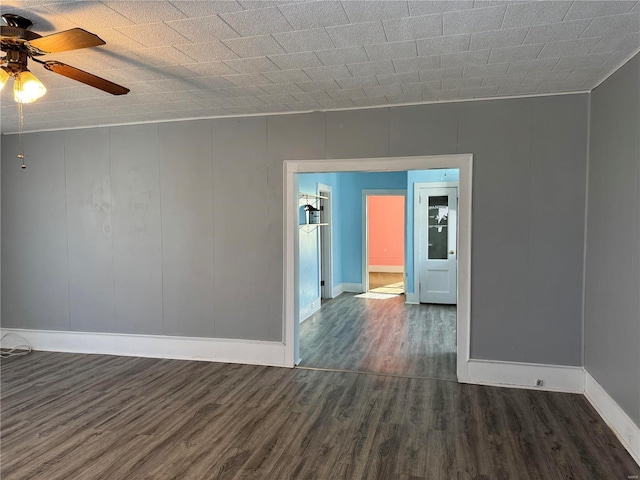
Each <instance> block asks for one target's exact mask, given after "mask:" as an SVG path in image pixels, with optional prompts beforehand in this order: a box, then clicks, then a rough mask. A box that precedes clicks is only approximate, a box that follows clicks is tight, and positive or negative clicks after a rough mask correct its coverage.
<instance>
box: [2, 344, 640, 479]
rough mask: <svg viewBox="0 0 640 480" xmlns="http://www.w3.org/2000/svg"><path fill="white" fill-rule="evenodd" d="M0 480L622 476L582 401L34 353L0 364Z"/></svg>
mask: <svg viewBox="0 0 640 480" xmlns="http://www.w3.org/2000/svg"><path fill="white" fill-rule="evenodd" d="M1 374H2V376H1V387H2V388H1V404H2V412H1V413H2V417H1V425H0V427H1V428H0V434H1V439H0V450H1V458H0V461H1V463H0V469H1V470H0V476H1V478H2V479H3V480H24V479H46V480H75V479H80V480H93V479H106V480H120V479H126V480H128V479H153V480H164V479H181V480H201V479H202V480H211V479H222V480H224V479H258V478H260V479H269V480H283V479H285V480H286V479H319V480H329V479H330V480H333V479H348V480H354V479H367V480H370V479H382V480H396V479H398V480H410V479H414V480H416V479H424V478H429V479H435V480H440V479H446V480H449V479H482V480H488V479H516V480H530V479H531V480H533V479H540V480H554V479H580V480H595V479H622V480H627V479H628V478H630V477H629V476H632V475H637V474H639V473H640V469H639V468H638V467H637V466H636V464H635V463H634V462H633V460H632V459H631V457H630V456H629V455H628V454H627V453H626V451H625V450H624V449H623V447H622V446H621V445H620V443H619V442H618V441H617V439H616V438H615V436H614V435H613V433H612V432H611V431H610V430H609V429H608V428H607V426H606V425H605V424H604V422H603V421H602V420H601V419H600V418H599V417H598V415H597V414H596V412H595V411H594V410H593V408H591V406H590V405H589V404H588V402H587V401H586V400H585V399H584V397H582V396H580V395H569V394H561V393H547V392H540V391H531V390H513V389H503V388H494V387H484V386H474V385H460V384H457V383H455V382H450V381H442V380H427V379H417V378H403V377H392V376H379V375H370V374H357V373H344V372H328V371H317V370H304V369H286V368H275V367H260V366H250V365H232V364H222V363H207V362H190V361H179V360H156V359H144V358H130V357H116V356H104V355H78V354H62V353H46V352H34V353H32V354H30V355H28V356H25V357H17V358H11V359H8V360H2V362H1Z"/></svg>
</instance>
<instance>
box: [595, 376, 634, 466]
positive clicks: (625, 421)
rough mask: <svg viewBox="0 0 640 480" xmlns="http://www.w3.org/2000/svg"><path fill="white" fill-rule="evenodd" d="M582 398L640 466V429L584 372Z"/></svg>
mask: <svg viewBox="0 0 640 480" xmlns="http://www.w3.org/2000/svg"><path fill="white" fill-rule="evenodd" d="M584 396H585V397H587V400H589V402H590V403H591V405H593V408H595V409H596V412H598V414H599V415H600V416H601V417H602V419H603V420H604V421H605V422H606V424H607V425H608V426H609V428H611V430H613V433H615V434H616V437H618V440H620V442H621V443H622V445H623V446H624V448H626V449H627V451H628V452H629V454H630V455H631V456H632V457H633V459H634V460H635V461H636V463H637V464H638V465H640V427H639V426H638V425H636V424H635V423H634V421H633V420H631V418H629V415H627V414H626V412H625V411H624V410H623V409H622V408H620V405H618V404H617V403H616V401H615V400H614V399H613V398H611V396H610V395H609V394H608V393H607V392H606V391H605V389H604V388H602V386H601V385H600V384H599V383H598V382H597V381H596V379H595V378H593V377H592V376H591V374H590V373H589V372H586V382H585V392H584Z"/></svg>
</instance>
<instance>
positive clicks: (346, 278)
mask: <svg viewBox="0 0 640 480" xmlns="http://www.w3.org/2000/svg"><path fill="white" fill-rule="evenodd" d="M458 178H459V170H458V169H432V170H415V171H398V172H326V173H315V174H300V175H298V178H297V180H298V181H297V184H298V189H297V196H298V211H299V213H298V219H299V225H298V230H297V232H298V235H297V239H296V243H297V246H298V252H297V266H296V268H297V269H298V285H299V288H298V305H299V307H298V308H299V316H298V318H299V327H298V328H299V339H300V340H299V346H300V350H299V351H300V357H299V361H298V362H297V364H298V365H299V366H301V367H311V368H323V369H331V370H346V371H360V372H371V373H383V374H389V375H401V376H410V377H427V378H439V379H446V380H455V379H456V362H457V308H456V305H455V302H454V304H453V305H445V304H442V305H439V304H437V303H438V302H432V304H425V303H421V301H420V296H419V294H418V292H419V289H418V287H419V286H420V285H419V284H418V283H416V282H415V279H416V278H418V280H419V281H422V280H423V279H424V277H423V276H420V275H415V267H416V265H421V264H419V263H418V260H419V259H420V255H422V254H423V253H424V252H423V251H421V250H420V249H424V245H426V244H425V243H424V242H420V241H418V240H420V238H419V234H418V233H417V232H418V231H420V232H423V231H426V230H425V227H423V226H421V222H422V223H424V224H425V225H427V223H428V218H427V216H426V213H425V212H426V211H427V210H425V209H422V208H418V203H419V201H420V200H419V197H418V196H417V195H414V190H415V191H416V192H418V191H419V188H418V187H424V185H425V184H433V185H439V186H441V185H443V184H444V183H446V184H455V183H456V182H457V181H458ZM329 191H330V194H328V193H327V192H329ZM327 196H329V197H330V198H329V199H327V198H326V197H327ZM388 200H390V201H391V202H389V203H390V204H389V203H388V204H387V205H379V204H380V203H384V202H385V201H388ZM378 207H380V208H378ZM316 209H318V210H319V211H318V212H317V214H316V215H317V217H316V218H314V219H311V217H310V215H309V211H312V212H313V211H314V210H316ZM327 209H329V210H328V211H327ZM377 209H378V210H379V211H378V210H377ZM445 210H446V209H443V208H442V207H439V208H438V212H440V214H441V213H442V212H443V211H445ZM441 216H442V215H441ZM422 217H424V218H422ZM445 217H446V215H445ZM452 218H453V219H455V218H456V217H455V215H453V216H452ZM328 219H331V220H330V221H328ZM437 230H438V232H446V231H447V228H446V227H442V224H441V223H440V224H439V225H438V226H437ZM328 241H330V243H331V246H330V248H327V245H326V243H327V242H328ZM454 243H455V240H454ZM427 244H428V240H427ZM327 256H329V257H330V258H327ZM327 263H328V264H330V265H331V272H332V273H331V278H327V277H326V276H325V273H324V271H326V270H327V269H326V268H325V265H326V264H327ZM454 264H455V262H454ZM327 282H329V284H327ZM394 287H395V288H396V291H391V290H393V288H394ZM381 288H382V289H385V291H384V292H383V291H379V289H381ZM386 289H388V290H389V291H386Z"/></svg>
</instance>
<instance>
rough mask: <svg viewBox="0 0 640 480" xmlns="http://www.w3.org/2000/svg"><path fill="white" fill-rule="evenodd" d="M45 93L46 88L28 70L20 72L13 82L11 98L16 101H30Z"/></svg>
mask: <svg viewBox="0 0 640 480" xmlns="http://www.w3.org/2000/svg"><path fill="white" fill-rule="evenodd" d="M45 93H47V89H46V88H45V86H44V85H43V84H42V82H41V81H40V80H38V79H37V78H36V76H35V75H34V74H33V73H31V72H30V71H28V70H25V71H24V72H20V73H19V74H18V75H17V76H16V79H15V81H14V84H13V99H14V100H15V101H16V102H18V103H32V102H35V101H36V100H37V99H39V98H40V97H42V96H43V95H44V94H45Z"/></svg>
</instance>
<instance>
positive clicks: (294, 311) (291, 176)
mask: <svg viewBox="0 0 640 480" xmlns="http://www.w3.org/2000/svg"><path fill="white" fill-rule="evenodd" d="M447 168H457V169H458V170H459V172H460V177H459V192H458V193H459V201H458V220H459V230H458V245H459V248H458V251H457V259H458V288H457V291H458V302H457V304H456V306H455V307H453V308H454V309H455V312H456V326H457V328H456V331H457V333H456V336H457V337H456V339H457V341H456V354H455V359H456V360H455V363H456V369H457V370H456V372H457V377H458V379H459V380H461V381H464V380H465V379H466V378H468V368H469V367H468V364H467V363H468V359H469V331H470V297H471V238H470V234H471V176H472V156H471V155H469V154H465V155H444V156H432V157H398V158H378V159H349V160H316V161H309V160H307V161H296V160H293V161H285V162H284V169H285V179H284V180H285V181H284V189H285V192H284V193H285V195H284V201H285V232H284V233H285V235H284V242H285V244H284V268H285V272H284V274H285V275H284V277H285V278H284V282H285V283H284V302H285V304H284V318H283V329H284V339H285V340H284V347H285V349H284V353H285V363H286V364H288V365H290V366H294V365H295V364H297V363H298V362H299V358H300V356H299V343H298V342H299V329H300V324H299V322H298V314H299V311H298V308H299V300H298V298H297V290H298V276H299V272H298V269H297V265H296V258H297V248H298V228H299V227H298V221H299V216H298V215H297V204H296V201H297V198H296V192H297V187H298V185H297V181H298V180H297V173H319V172H397V171H400V170H428V169H447ZM416 303H417V302H416Z"/></svg>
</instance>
